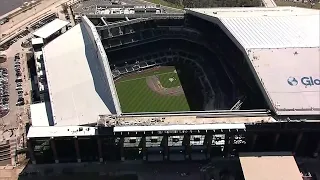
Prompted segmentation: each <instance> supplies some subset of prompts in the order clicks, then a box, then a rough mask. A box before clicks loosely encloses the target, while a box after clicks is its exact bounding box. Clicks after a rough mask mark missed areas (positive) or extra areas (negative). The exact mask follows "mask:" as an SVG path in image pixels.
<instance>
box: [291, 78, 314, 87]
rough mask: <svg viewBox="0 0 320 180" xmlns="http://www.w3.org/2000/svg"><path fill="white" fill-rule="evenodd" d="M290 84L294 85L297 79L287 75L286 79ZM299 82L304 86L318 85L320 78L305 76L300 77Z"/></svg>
mask: <svg viewBox="0 0 320 180" xmlns="http://www.w3.org/2000/svg"><path fill="white" fill-rule="evenodd" d="M287 82H288V84H289V85H290V86H296V85H298V84H299V81H298V80H297V79H296V78H295V77H289V78H288V80H287ZM300 83H301V84H303V85H305V86H320V78H318V79H317V78H314V77H312V76H308V77H307V76H305V77H302V78H301V79H300Z"/></svg>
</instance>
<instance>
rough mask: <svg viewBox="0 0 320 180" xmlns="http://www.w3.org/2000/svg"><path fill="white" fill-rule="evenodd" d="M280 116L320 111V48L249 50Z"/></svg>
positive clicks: (254, 65) (253, 63) (317, 112)
mask: <svg viewBox="0 0 320 180" xmlns="http://www.w3.org/2000/svg"><path fill="white" fill-rule="evenodd" d="M249 58H250V59H251V62H252V65H253V67H254V70H255V71H256V72H257V74H258V76H259V81H260V82H261V84H262V86H263V88H264V89H265V91H266V93H267V95H268V96H269V99H270V100H271V103H272V105H273V106H274V108H275V110H276V112H277V114H279V115H303V114H304V115H308V114H320V49H319V48H287V49H272V50H269V49H253V50H251V51H250V53H249Z"/></svg>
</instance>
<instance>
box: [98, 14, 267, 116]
mask: <svg viewBox="0 0 320 180" xmlns="http://www.w3.org/2000/svg"><path fill="white" fill-rule="evenodd" d="M187 18H188V24H185V22H184V19H178V20H177V19H165V20H159V19H157V20H152V19H151V20H146V21H144V22H143V23H134V24H130V25H128V26H121V28H123V29H124V31H128V32H130V31H131V32H135V33H129V34H126V32H124V33H123V34H122V35H121V34H117V35H112V36H111V37H109V36H108V34H107V32H105V30H103V27H102V28H101V29H102V30H101V34H103V40H102V43H103V45H104V47H105V48H106V53H107V55H108V59H109V63H110V67H111V70H112V74H113V77H114V80H115V86H116V89H117V93H118V97H119V101H120V105H121V108H122V112H123V113H134V112H175V111H210V110H230V109H234V110H239V109H241V110H242V109H265V108H266V103H265V101H264V99H263V96H262V94H261V91H260V90H259V89H258V87H257V84H256V83H255V82H252V81H251V82H250V81H246V79H250V77H251V76H252V74H250V73H246V74H242V73H241V72H239V71H238V70H235V69H234V68H235V67H233V66H232V65H237V64H235V62H244V56H243V55H241V52H240V51H239V50H238V49H237V47H236V46H234V44H233V43H232V41H231V40H230V39H229V38H228V37H227V36H225V35H224V33H223V31H222V30H221V28H219V27H218V26H216V25H213V24H212V25H210V24H206V22H205V21H203V22H199V20H198V19H193V18H192V17H187ZM93 21H94V20H93ZM97 25H99V24H97ZM118 28H119V27H114V28H111V29H110V32H114V33H118V32H117V30H118ZM213 34H214V35H213ZM216 37H219V38H220V39H217V38H216ZM135 38H136V39H135ZM137 38H141V39H137ZM210 38H212V39H213V38H214V41H211V40H210ZM131 39H133V42H129V43H128V42H126V41H128V40H131ZM208 41H210V42H212V44H209V43H208ZM221 44H222V45H221ZM217 45H219V48H220V49H221V50H220V49H219V50H218V49H217V48H215V47H214V46H217ZM228 49H231V50H232V51H234V56H233V57H228V55H227V52H228ZM218 52H219V53H218ZM246 69H249V67H248V65H247V67H243V69H242V70H243V71H244V72H246ZM247 72H248V71H247Z"/></svg>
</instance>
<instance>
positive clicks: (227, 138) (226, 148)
mask: <svg viewBox="0 0 320 180" xmlns="http://www.w3.org/2000/svg"><path fill="white" fill-rule="evenodd" d="M229 139H230V135H229V133H226V134H225V135H224V145H223V156H224V157H226V156H227V154H228V148H229Z"/></svg>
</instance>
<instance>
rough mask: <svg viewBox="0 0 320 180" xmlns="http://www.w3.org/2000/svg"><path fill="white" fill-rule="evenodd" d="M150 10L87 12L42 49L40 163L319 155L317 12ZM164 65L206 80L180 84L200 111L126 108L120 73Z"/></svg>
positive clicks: (36, 120) (35, 158) (35, 136)
mask: <svg viewBox="0 0 320 180" xmlns="http://www.w3.org/2000/svg"><path fill="white" fill-rule="evenodd" d="M155 9H156V11H158V10H157V8H155ZM104 11H106V10H104ZM146 11H147V10H145V11H144V13H142V14H137V13H131V14H129V15H128V16H125V15H123V16H122V15H119V14H112V15H110V14H109V15H106V14H103V13H101V12H99V13H95V14H92V13H88V14H85V16H82V17H81V23H79V24H78V25H76V26H74V27H73V28H72V29H70V30H68V31H67V32H65V33H64V34H62V35H60V36H59V37H57V38H56V39H54V40H52V41H51V42H49V43H48V44H46V45H45V46H44V47H43V48H42V52H43V62H44V68H45V73H46V80H47V86H46V88H47V92H48V99H47V100H46V101H44V102H42V103H41V104H35V105H31V115H32V125H31V127H30V128H29V129H28V135H27V137H28V149H29V155H30V158H31V160H32V162H33V163H54V162H56V163H59V162H91V161H100V162H103V161H117V160H145V161H166V160H170V161H179V160H206V159H209V158H211V157H214V156H223V157H229V156H237V155H238V153H240V152H252V151H255V152H259V151H292V152H293V153H295V154H296V155H297V156H318V153H319V151H320V123H319V120H320V89H319V88H320V80H319V79H320V62H319V58H320V57H319V50H320V42H319V33H317V32H319V31H320V29H319V27H320V17H319V11H317V10H309V9H302V8H294V7H281V8H280V7H277V8H210V9H186V10H185V11H186V12H185V13H175V12H174V13H147V12H146ZM160 11H161V10H160ZM96 12H97V11H96ZM108 12H109V11H108ZM129 12H130V11H129ZM120 16H122V17H120ZM309 22H313V23H312V24H309ZM71 42H72V43H71ZM146 54H151V55H150V57H147V56H144V55H146ZM197 58H198V59H197ZM164 65H173V66H176V67H179V68H180V67H184V66H189V68H185V69H187V70H189V71H188V73H187V74H191V73H193V71H195V73H194V75H193V77H192V78H194V77H197V79H198V81H201V82H202V83H200V84H193V85H191V86H190V87H192V88H193V89H192V90H194V87H196V90H197V89H201V91H196V90H195V91H190V92H192V93H194V95H195V94H196V93H198V92H201V93H200V95H199V96H197V98H196V100H194V99H195V98H192V96H191V97H190V95H189V96H188V95H187V94H188V93H187V92H186V91H188V90H186V89H187V88H186V89H185V88H184V89H183V90H184V91H185V94H186V96H188V97H187V100H188V102H194V101H200V100H201V102H202V104H201V108H194V109H192V108H191V109H190V111H174V112H129V113H128V112H123V109H122V105H123V104H122V103H121V101H120V100H119V97H118V95H119V93H120V92H118V91H117V88H116V81H115V79H117V78H119V77H122V76H124V75H127V74H130V73H137V72H141V71H144V70H145V69H148V68H152V67H159V66H164ZM198 67H199V68H198ZM190 68H191V71H190ZM185 69H184V68H182V70H181V71H184V72H185ZM197 70H198V71H197ZM202 72H203V73H202ZM187 77H188V78H189V76H187ZM190 81H191V82H192V81H195V80H191V79H190ZM181 84H182V83H181ZM182 86H184V85H183V84H182ZM128 92H129V93H132V94H129V95H130V96H134V94H133V93H134V91H133V89H131V88H129V89H128ZM192 93H189V94H192ZM145 96H147V95H145ZM188 98H190V99H188ZM136 101H139V100H136ZM150 101H152V100H150ZM33 106H34V108H32V107H33ZM36 106H37V107H36ZM150 106H151V102H150ZM43 121H46V122H49V123H47V124H48V125H47V126H43V124H44V123H43Z"/></svg>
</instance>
